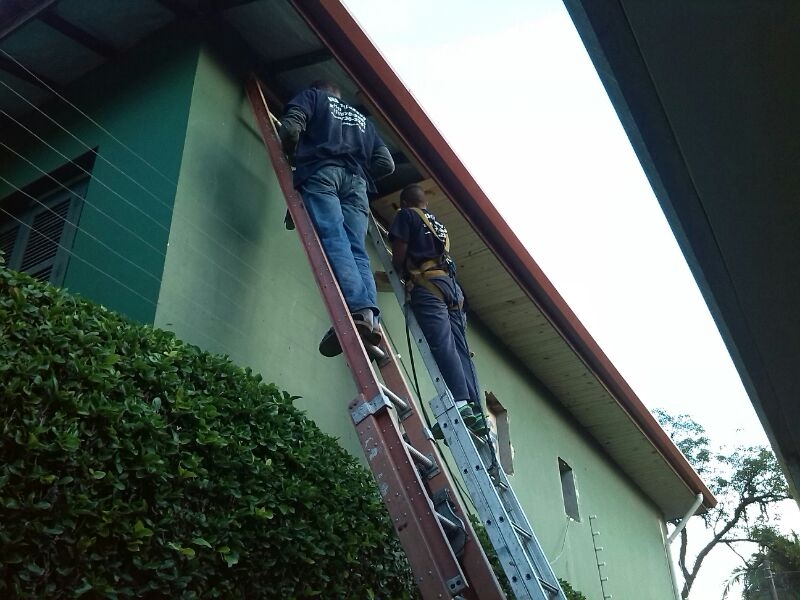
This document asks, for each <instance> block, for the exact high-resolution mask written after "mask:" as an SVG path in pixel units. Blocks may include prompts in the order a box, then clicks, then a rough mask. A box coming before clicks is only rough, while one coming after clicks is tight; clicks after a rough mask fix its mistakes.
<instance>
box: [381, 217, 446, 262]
mask: <svg viewBox="0 0 800 600" xmlns="http://www.w3.org/2000/svg"><path fill="white" fill-rule="evenodd" d="M422 211H423V212H424V213H425V216H427V217H428V220H429V221H430V222H431V226H432V227H433V229H434V230H435V231H436V235H435V236H434V235H433V233H431V230H430V229H428V227H427V226H426V225H425V223H424V222H423V221H422V219H421V218H420V216H419V215H418V214H417V213H416V212H414V211H413V210H411V209H410V208H401V209H400V210H399V211H398V212H397V214H396V215H395V217H394V221H392V225H391V227H390V228H389V240H390V241H391V240H395V239H397V240H400V241H402V242H406V243H407V244H408V254H407V255H406V256H407V258H408V262H409V263H411V264H412V265H420V264H421V263H423V262H425V261H426V260H438V259H439V258H440V257H441V256H442V254H443V253H444V243H445V240H446V239H447V227H445V226H444V225H443V224H442V223H441V222H439V221H437V220H436V217H435V216H434V214H433V213H432V212H430V211H428V210H427V209H424V208H423V209H422ZM447 260H448V262H449V258H448V259H447ZM442 266H443V267H445V266H446V265H442Z"/></svg>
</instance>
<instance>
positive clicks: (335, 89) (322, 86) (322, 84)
mask: <svg viewBox="0 0 800 600" xmlns="http://www.w3.org/2000/svg"><path fill="white" fill-rule="evenodd" d="M309 87H311V88H312V89H315V90H320V91H322V92H328V93H329V94H331V95H333V96H336V97H337V98H339V99H341V97H342V90H340V89H339V86H338V85H336V84H335V83H331V82H330V81H325V80H323V79H318V80H317V81H312V82H311V85H310V86H309Z"/></svg>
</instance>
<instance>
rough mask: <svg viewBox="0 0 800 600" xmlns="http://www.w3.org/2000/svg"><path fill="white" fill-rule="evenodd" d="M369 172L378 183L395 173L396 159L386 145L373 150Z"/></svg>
mask: <svg viewBox="0 0 800 600" xmlns="http://www.w3.org/2000/svg"><path fill="white" fill-rule="evenodd" d="M369 172H370V175H372V178H373V179H374V180H376V181H377V180H378V179H381V178H382V177H386V176H387V175H391V174H392V173H394V159H393V158H392V155H391V153H390V152H389V149H388V148H387V147H386V146H385V145H383V144H381V145H380V146H378V147H376V148H375V150H373V152H372V157H371V158H370V164H369Z"/></svg>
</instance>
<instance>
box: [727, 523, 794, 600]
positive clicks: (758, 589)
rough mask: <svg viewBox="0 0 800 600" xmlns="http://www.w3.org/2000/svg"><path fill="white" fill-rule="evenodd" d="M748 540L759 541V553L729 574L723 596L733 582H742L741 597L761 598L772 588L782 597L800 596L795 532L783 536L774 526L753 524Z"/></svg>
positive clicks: (757, 542)
mask: <svg viewBox="0 0 800 600" xmlns="http://www.w3.org/2000/svg"><path fill="white" fill-rule="evenodd" d="M749 541H751V542H753V543H755V544H758V546H759V549H758V552H756V553H755V554H753V555H752V556H751V557H749V558H748V559H747V560H745V561H744V564H743V565H742V566H741V567H738V568H736V569H734V571H733V573H731V577H730V578H729V580H728V582H727V584H726V586H725V590H724V593H723V599H724V598H726V597H727V596H728V593H729V592H730V590H731V588H732V586H733V584H734V583H739V584H741V585H742V587H743V593H742V599H743V600H761V598H764V597H765V596H764V592H765V591H766V592H769V593H772V592H773V591H774V593H775V595H777V596H778V597H779V598H781V599H789V598H791V599H792V600H797V599H800V538H798V536H797V534H796V533H792V534H791V535H783V534H781V533H780V532H778V531H777V530H776V529H775V528H774V527H754V528H753V529H752V530H751V531H750V540H749ZM766 597H767V598H769V597H770V596H766Z"/></svg>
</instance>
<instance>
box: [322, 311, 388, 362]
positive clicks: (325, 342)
mask: <svg viewBox="0 0 800 600" xmlns="http://www.w3.org/2000/svg"><path fill="white" fill-rule="evenodd" d="M351 316H352V317H353V322H354V323H355V325H356V329H357V330H358V335H359V336H360V337H361V339H362V340H363V341H364V342H366V343H367V344H370V345H372V346H379V345H380V343H381V340H382V339H383V338H381V334H380V333H379V332H378V331H373V330H372V328H373V326H375V321H374V320H373V315H372V310H371V309H369V308H365V309H362V310H359V311H356V312H354V313H352V315H351ZM319 353H320V354H322V356H327V357H329V358H332V357H334V356H339V355H340V354H341V353H342V345H341V344H340V343H339V338H338V337H337V336H336V331H335V330H334V329H333V327H331V328H330V329H328V331H327V332H326V333H325V335H324V336H322V340H321V341H320V343H319Z"/></svg>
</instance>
